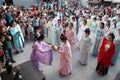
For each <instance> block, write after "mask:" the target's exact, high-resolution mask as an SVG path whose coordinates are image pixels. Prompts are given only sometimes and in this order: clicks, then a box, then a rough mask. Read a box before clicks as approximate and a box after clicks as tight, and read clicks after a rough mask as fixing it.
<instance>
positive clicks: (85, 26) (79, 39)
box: [77, 20, 88, 48]
mask: <svg viewBox="0 0 120 80" xmlns="http://www.w3.org/2000/svg"><path fill="white" fill-rule="evenodd" d="M86 28H88V26H87V21H86V20H84V22H83V25H82V26H81V27H80V28H79V32H78V35H77V39H78V41H79V43H78V48H80V45H81V40H82V37H83V36H84V35H85V34H84V31H85V29H86Z"/></svg>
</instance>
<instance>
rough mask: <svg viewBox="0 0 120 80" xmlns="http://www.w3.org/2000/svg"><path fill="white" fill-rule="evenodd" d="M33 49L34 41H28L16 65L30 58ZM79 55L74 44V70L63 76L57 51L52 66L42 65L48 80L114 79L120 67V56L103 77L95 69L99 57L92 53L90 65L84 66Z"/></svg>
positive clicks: (18, 56) (17, 58)
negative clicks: (59, 70)
mask: <svg viewBox="0 0 120 80" xmlns="http://www.w3.org/2000/svg"><path fill="white" fill-rule="evenodd" d="M31 51H32V42H29V43H26V46H25V48H24V53H21V54H18V55H15V60H16V61H17V62H16V64H15V65H17V64H21V63H23V62H25V61H27V60H29V57H30V53H31ZM79 55H80V53H79V49H78V48H77V47H76V46H74V49H73V56H72V66H73V72H72V74H71V75H69V76H67V77H61V76H59V74H58V68H59V55H58V54H57V53H56V52H55V53H54V61H53V65H52V66H46V65H42V67H43V69H44V74H45V76H46V78H47V79H46V80H114V76H115V74H116V72H117V70H118V69H119V67H120V58H119V59H118V61H117V64H116V65H115V66H110V68H109V73H108V75H106V76H104V77H103V76H100V75H98V74H97V73H96V71H95V67H96V62H97V57H93V56H92V55H91V54H90V55H89V61H88V65H86V66H82V65H80V64H79V58H80V57H79Z"/></svg>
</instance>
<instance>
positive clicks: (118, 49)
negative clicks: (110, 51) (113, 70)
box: [112, 28, 120, 65]
mask: <svg viewBox="0 0 120 80" xmlns="http://www.w3.org/2000/svg"><path fill="white" fill-rule="evenodd" d="M115 43H116V52H115V55H114V57H113V59H112V65H115V64H116V62H117V59H118V57H119V53H120V28H119V29H118V35H117V38H116V40H115Z"/></svg>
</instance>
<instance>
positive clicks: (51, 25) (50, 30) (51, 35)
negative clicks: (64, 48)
mask: <svg viewBox="0 0 120 80" xmlns="http://www.w3.org/2000/svg"><path fill="white" fill-rule="evenodd" d="M47 26H48V40H47V41H48V43H55V36H54V35H55V32H54V31H55V27H54V23H53V17H52V16H51V17H50V21H48V25H47Z"/></svg>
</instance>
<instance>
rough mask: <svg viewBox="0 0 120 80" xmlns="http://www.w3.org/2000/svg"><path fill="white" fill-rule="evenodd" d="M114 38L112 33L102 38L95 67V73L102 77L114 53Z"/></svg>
mask: <svg viewBox="0 0 120 80" xmlns="http://www.w3.org/2000/svg"><path fill="white" fill-rule="evenodd" d="M114 38H115V36H114V34H113V33H110V34H109V35H108V38H103V41H102V45H101V47H100V52H99V56H98V61H97V67H96V71H97V72H98V73H99V74H100V75H103V76H104V75H106V74H107V73H108V69H109V66H110V64H111V62H112V58H113V56H114V54H115V51H116V45H115V43H114V42H113V41H114Z"/></svg>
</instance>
